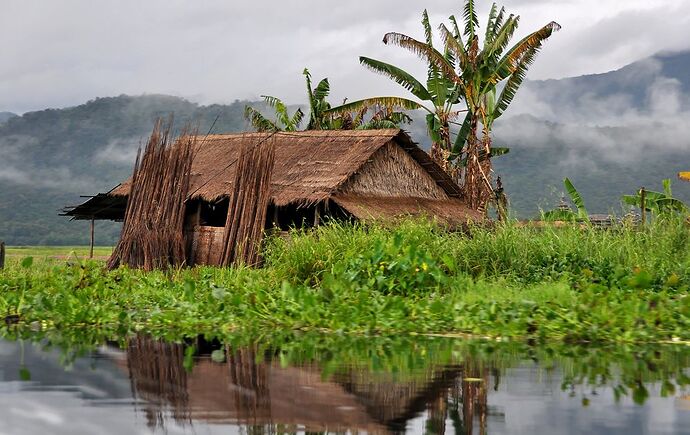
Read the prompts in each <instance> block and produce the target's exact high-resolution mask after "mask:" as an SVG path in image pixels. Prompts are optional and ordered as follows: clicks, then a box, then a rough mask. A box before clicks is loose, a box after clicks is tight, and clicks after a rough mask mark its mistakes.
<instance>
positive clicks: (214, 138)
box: [63, 129, 482, 265]
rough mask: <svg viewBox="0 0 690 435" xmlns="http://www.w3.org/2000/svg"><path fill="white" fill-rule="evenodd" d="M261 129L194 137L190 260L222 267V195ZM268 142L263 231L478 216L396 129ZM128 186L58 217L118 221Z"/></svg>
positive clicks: (287, 136) (295, 135)
mask: <svg viewBox="0 0 690 435" xmlns="http://www.w3.org/2000/svg"><path fill="white" fill-rule="evenodd" d="M269 136H271V134H268V133H245V134H223V135H209V136H207V137H205V138H203V139H202V138H201V137H200V138H199V149H198V150H197V151H196V153H195V155H194V160H193V163H192V170H191V177H190V188H189V194H188V196H187V200H186V217H185V238H186V241H187V246H188V250H187V252H188V255H189V257H190V258H189V259H188V262H189V264H210V265H217V264H219V263H220V261H221V260H220V256H221V252H222V243H223V237H224V231H225V226H226V220H227V216H228V208H229V198H230V197H231V193H232V192H233V186H232V184H233V180H235V179H236V175H237V174H236V169H237V162H238V159H239V154H240V150H241V149H243V145H247V144H256V143H260V142H262V141H263V140H266V139H268V138H269ZM270 139H271V141H273V142H274V145H275V163H274V168H273V173H272V174H271V189H270V201H269V205H268V210H267V213H266V223H265V227H266V228H271V227H274V228H279V229H281V230H286V229H289V228H291V227H297V228H300V227H305V226H314V225H318V224H319V223H320V222H321V221H323V220H324V219H328V218H337V219H346V220H347V219H350V220H372V219H373V220H380V219H392V218H395V217H397V216H404V215H412V216H415V215H426V216H429V217H433V218H435V219H437V220H438V221H440V222H442V223H444V224H447V225H449V226H459V225H462V224H465V223H467V221H468V220H479V219H481V218H482V216H481V214H479V213H478V212H476V211H474V210H471V209H470V208H469V207H468V206H467V205H466V203H465V202H464V201H463V200H462V195H461V191H460V188H459V187H458V185H457V184H456V183H455V182H454V181H453V180H452V179H451V178H450V177H449V176H448V175H447V174H446V173H445V172H444V171H443V170H442V169H441V168H440V167H439V166H438V165H437V164H436V163H435V162H434V161H433V160H431V158H430V157H429V155H428V154H427V153H426V152H424V151H423V150H422V149H420V148H419V147H418V146H417V145H416V144H415V143H414V142H413V141H412V140H411V139H410V137H409V136H408V135H407V134H406V133H405V132H403V131H401V130H396V129H389V130H361V131H357V130H354V131H330V130H326V131H303V132H279V133H274V134H273V136H272V137H270ZM130 185H131V180H128V181H125V182H123V183H121V184H119V185H118V186H116V187H115V188H113V189H112V190H111V191H109V192H108V193H101V194H98V195H95V196H93V197H91V198H90V199H89V200H87V201H86V202H84V203H83V204H81V205H78V206H76V207H72V208H68V209H65V211H64V213H63V214H64V215H65V216H70V217H72V218H73V219H81V220H94V219H95V220H115V221H118V220H122V219H123V218H124V215H125V210H126V206H127V196H128V194H129V191H130Z"/></svg>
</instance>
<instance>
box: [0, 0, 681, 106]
mask: <svg viewBox="0 0 690 435" xmlns="http://www.w3.org/2000/svg"><path fill="white" fill-rule="evenodd" d="M478 3H479V4H480V5H481V6H482V17H481V19H480V21H482V22H483V21H485V17H486V11H488V8H489V6H490V2H488V1H482V0H478ZM503 4H505V5H506V7H507V8H508V10H509V12H514V13H516V14H520V15H521V16H522V21H521V26H520V30H521V32H520V35H522V34H524V33H526V32H528V31H532V30H535V29H536V28H537V27H540V26H542V25H544V24H546V23H547V22H549V21H551V20H555V21H558V22H559V23H560V24H561V25H562V26H563V30H562V31H561V32H559V33H557V34H555V35H554V36H553V37H552V39H551V40H550V41H549V42H548V43H547V44H546V46H545V48H544V51H543V52H542V54H541V55H540V57H539V58H538V59H537V62H536V64H535V65H534V66H533V68H532V70H531V72H530V76H529V77H530V78H532V79H539V78H560V77H566V76H574V75H581V74H585V73H595V72H605V71H609V70H612V69H616V68H619V67H621V66H623V65H626V64H628V63H630V62H633V61H635V60H637V59H640V58H643V57H646V56H649V55H651V54H654V53H656V52H658V51H668V50H682V49H689V48H690V38H689V37H688V35H690V30H688V29H690V0H550V1H546V0H505V1H504V2H503ZM461 6H462V1H461V0H433V1H431V0H429V1H423V2H422V1H411V0H367V1H363V0H352V1H349V2H342V1H337V2H335V1H328V0H272V1H265V0H264V1H261V0H256V1H236V0H225V1H220V0H217V1H213V0H205V1H191V0H189V1H181V0H117V1H116V0H111V1H104V0H103V1H93V0H59V1H57V0H44V1H38V0H36V1H30V0H0V111H12V112H17V113H22V112H26V111H30V110H39V109H43V108H48V107H66V106H72V105H77V104H81V103H83V102H85V101H87V100H89V99H92V98H94V97H98V96H113V95H119V94H123V93H124V94H134V95H136V94H142V93H164V94H172V95H178V96H183V97H186V98H188V99H190V100H192V101H196V102H199V103H204V104H206V103H228V102H232V101H233V100H235V99H256V98H258V97H259V95H261V94H270V95H275V96H278V97H281V98H283V99H284V100H285V101H287V102H290V103H302V102H304V101H305V96H304V81H303V78H302V75H301V72H302V69H303V68H304V67H309V68H310V69H311V71H312V73H313V75H314V76H315V79H320V78H322V77H326V76H327V77H329V78H330V80H331V87H332V96H333V101H338V100H339V99H341V98H344V97H349V98H350V99H354V98H360V97H366V96H373V95H384V94H397V95H405V91H404V90H402V89H401V88H398V87H397V85H395V84H394V83H392V82H389V80H387V79H386V78H384V77H381V76H378V75H376V74H373V73H371V72H369V71H368V70H366V69H364V68H363V67H361V66H360V65H359V63H358V56H360V55H366V56H370V57H374V58H378V59H381V60H385V61H388V62H391V63H395V64H397V65H399V66H402V67H404V68H405V69H408V70H410V71H412V72H415V73H418V74H420V75H423V71H424V68H423V64H422V63H421V61H419V60H417V59H416V58H415V57H414V56H413V55H411V54H410V53H408V52H406V51H404V50H402V49H400V48H397V47H389V46H385V45H384V44H383V43H382V42H381V38H382V36H383V34H384V33H386V32H388V31H400V32H403V33H406V34H409V35H412V36H416V37H418V38H421V37H422V29H421V25H420V23H419V20H420V15H421V11H422V10H423V9H424V8H425V7H426V8H427V9H428V10H429V13H430V14H431V17H432V24H433V25H434V27H436V26H438V24H439V23H440V22H442V21H444V20H445V19H446V18H447V16H448V15H450V14H456V15H458V16H459V15H461ZM520 35H519V36H520Z"/></svg>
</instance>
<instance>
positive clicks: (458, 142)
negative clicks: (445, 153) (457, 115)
mask: <svg viewBox="0 0 690 435" xmlns="http://www.w3.org/2000/svg"><path fill="white" fill-rule="evenodd" d="M471 128H472V115H471V114H470V113H469V112H467V115H466V116H465V120H464V121H463V122H462V126H461V127H460V131H459V132H458V135H457V136H456V137H455V143H454V144H453V149H452V150H451V154H450V156H449V157H448V159H449V160H454V159H456V158H458V156H460V154H461V153H462V149H463V148H464V147H465V143H467V137H468V136H469V134H470V129H471Z"/></svg>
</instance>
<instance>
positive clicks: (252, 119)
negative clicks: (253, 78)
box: [244, 95, 304, 132]
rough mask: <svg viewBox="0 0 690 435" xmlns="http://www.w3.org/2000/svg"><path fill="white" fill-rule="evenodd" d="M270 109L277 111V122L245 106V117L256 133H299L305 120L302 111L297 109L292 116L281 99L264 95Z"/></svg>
mask: <svg viewBox="0 0 690 435" xmlns="http://www.w3.org/2000/svg"><path fill="white" fill-rule="evenodd" d="M261 98H263V99H264V101H265V102H266V104H267V105H268V106H269V107H272V108H273V109H274V110H275V114H276V120H275V121H273V120H270V119H268V118H266V117H265V116H264V115H262V114H261V112H259V111H258V110H256V109H255V108H253V107H252V106H245V108H244V117H245V119H246V120H247V121H249V123H250V124H251V125H252V127H254V128H255V129H256V131H261V132H264V131H268V132H275V131H297V129H298V128H299V125H300V124H301V123H302V119H303V118H304V112H302V109H297V111H295V113H294V114H292V116H291V115H290V113H289V112H288V109H287V106H286V105H285V103H283V102H282V101H281V100H280V99H279V98H276V97H271V96H270V95H262V96H261Z"/></svg>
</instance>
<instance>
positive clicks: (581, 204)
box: [563, 178, 589, 222]
mask: <svg viewBox="0 0 690 435" xmlns="http://www.w3.org/2000/svg"><path fill="white" fill-rule="evenodd" d="M563 185H564V186H565V190H567V191H568V195H570V199H571V200H572V201H573V204H575V207H576V208H577V217H578V218H580V219H582V220H585V221H588V222H589V213H588V212H587V209H586V208H585V201H584V199H582V195H580V192H578V191H577V189H575V186H574V185H573V183H572V182H571V181H570V179H569V178H565V179H564V180H563Z"/></svg>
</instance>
